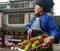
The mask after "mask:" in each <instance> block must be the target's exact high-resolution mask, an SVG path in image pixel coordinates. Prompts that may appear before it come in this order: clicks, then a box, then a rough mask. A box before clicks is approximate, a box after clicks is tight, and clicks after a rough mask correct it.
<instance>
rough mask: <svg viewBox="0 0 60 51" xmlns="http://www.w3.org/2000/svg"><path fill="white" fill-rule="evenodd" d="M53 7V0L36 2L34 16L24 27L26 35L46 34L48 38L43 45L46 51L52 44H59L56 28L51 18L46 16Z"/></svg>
mask: <svg viewBox="0 0 60 51" xmlns="http://www.w3.org/2000/svg"><path fill="white" fill-rule="evenodd" d="M53 5H54V3H53V0H37V1H36V5H35V9H34V13H35V16H34V17H33V18H32V20H31V21H30V22H29V23H28V24H27V25H26V27H25V29H26V33H29V34H31V33H32V35H35V36H36V35H37V33H41V30H44V31H45V32H47V33H48V34H49V35H50V36H49V37H48V38H47V39H46V40H45V42H44V43H43V46H45V47H46V48H47V49H48V48H49V47H50V46H51V44H52V43H53V42H55V43H58V42H59V29H58V26H57V24H56V22H55V21H54V19H53V17H52V16H50V15H47V13H48V12H51V9H52V7H53ZM48 51H49V50H48ZM51 51H52V50H51Z"/></svg>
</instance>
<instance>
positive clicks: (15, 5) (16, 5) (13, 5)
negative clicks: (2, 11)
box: [11, 3, 19, 8]
mask: <svg viewBox="0 0 60 51" xmlns="http://www.w3.org/2000/svg"><path fill="white" fill-rule="evenodd" d="M11 8H19V3H13V4H11Z"/></svg>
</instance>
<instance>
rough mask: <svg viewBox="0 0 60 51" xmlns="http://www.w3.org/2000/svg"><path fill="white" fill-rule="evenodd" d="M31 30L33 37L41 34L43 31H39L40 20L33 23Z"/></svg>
mask: <svg viewBox="0 0 60 51" xmlns="http://www.w3.org/2000/svg"><path fill="white" fill-rule="evenodd" d="M31 29H32V36H33V37H35V36H37V35H39V34H42V33H43V31H42V29H41V23H40V18H36V19H35V21H34V22H33V24H32V25H31Z"/></svg>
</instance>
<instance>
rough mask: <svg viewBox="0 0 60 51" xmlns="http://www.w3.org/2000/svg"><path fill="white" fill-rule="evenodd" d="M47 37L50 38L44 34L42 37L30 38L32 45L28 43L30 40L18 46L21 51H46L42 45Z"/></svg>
mask: <svg viewBox="0 0 60 51" xmlns="http://www.w3.org/2000/svg"><path fill="white" fill-rule="evenodd" d="M47 37H49V35H48V34H46V33H44V34H42V35H38V36H36V37H31V38H29V41H30V43H29V42H28V39H25V40H24V41H22V42H20V43H18V44H17V46H18V48H19V49H20V50H21V51H44V50H45V47H43V46H42V44H43V43H44V41H45V40H46V38H47Z"/></svg>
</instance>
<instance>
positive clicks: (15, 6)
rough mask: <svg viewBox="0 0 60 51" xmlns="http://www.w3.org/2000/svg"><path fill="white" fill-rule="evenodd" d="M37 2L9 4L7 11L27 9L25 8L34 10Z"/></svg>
mask: <svg viewBox="0 0 60 51" xmlns="http://www.w3.org/2000/svg"><path fill="white" fill-rule="evenodd" d="M34 6H35V1H23V2H13V3H9V4H7V6H6V7H5V9H23V8H24V9H25V8H34Z"/></svg>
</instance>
